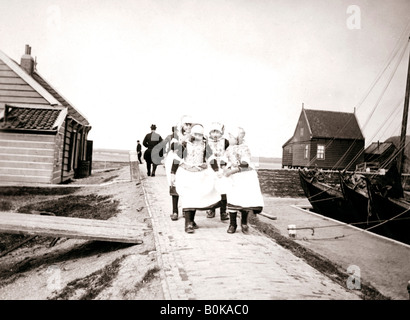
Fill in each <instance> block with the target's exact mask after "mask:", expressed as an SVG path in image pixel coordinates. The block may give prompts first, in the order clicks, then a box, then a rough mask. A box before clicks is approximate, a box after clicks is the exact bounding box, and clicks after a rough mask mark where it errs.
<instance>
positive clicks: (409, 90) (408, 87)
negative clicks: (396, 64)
mask: <svg viewBox="0 0 410 320" xmlns="http://www.w3.org/2000/svg"><path fill="white" fill-rule="evenodd" d="M409 41H410V37H409ZM409 94H410V56H409V65H408V70H407V84H406V96H405V99H404V108H403V120H402V124H401V135H400V144H399V150H400V153H399V156H398V158H397V160H398V161H397V166H398V168H397V169H398V171H399V173H400V175H401V173H402V171H403V165H404V148H405V145H406V130H407V117H408V113H409Z"/></svg>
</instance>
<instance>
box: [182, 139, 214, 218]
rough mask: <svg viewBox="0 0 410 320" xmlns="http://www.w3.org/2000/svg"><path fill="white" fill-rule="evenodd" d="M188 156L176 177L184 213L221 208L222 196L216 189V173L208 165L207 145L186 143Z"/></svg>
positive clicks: (203, 143)
mask: <svg viewBox="0 0 410 320" xmlns="http://www.w3.org/2000/svg"><path fill="white" fill-rule="evenodd" d="M185 152H186V155H185V156H184V160H183V162H182V164H181V165H179V167H178V169H177V171H176V175H175V184H176V191H177V192H178V194H179V196H180V204H181V207H182V209H183V210H184V211H188V210H207V209H212V208H217V207H219V206H220V200H221V195H220V193H219V192H218V191H217V190H216V188H215V175H216V173H215V172H214V171H213V170H212V169H211V168H210V167H209V166H208V167H207V168H206V169H201V168H200V167H199V166H201V165H203V164H204V163H206V160H205V158H206V143H205V142H200V143H191V142H189V141H188V142H186V150H185Z"/></svg>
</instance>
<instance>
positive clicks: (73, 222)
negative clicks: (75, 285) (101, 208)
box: [0, 209, 152, 243]
mask: <svg viewBox="0 0 410 320" xmlns="http://www.w3.org/2000/svg"><path fill="white" fill-rule="evenodd" d="M96 210H98V209H96ZM147 231H152V228H150V227H149V226H148V225H147V224H145V223H133V224H126V223H121V222H117V221H112V220H93V219H83V218H71V217H58V216H44V215H35V214H25V213H14V212H0V232H2V233H12V234H29V235H40V236H49V237H61V238H77V239H87V240H99V241H113V242H124V243H142V240H141V239H142V238H143V236H144V233H145V232H147Z"/></svg>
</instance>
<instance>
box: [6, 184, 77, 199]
mask: <svg viewBox="0 0 410 320" xmlns="http://www.w3.org/2000/svg"><path fill="white" fill-rule="evenodd" d="M80 188H81V187H60V188H52V187H50V188H47V187H41V188H40V187H15V186H7V187H0V196H14V197H17V196H24V197H25V196H34V195H41V196H57V195H67V194H72V193H74V192H76V191H78V190H79V189H80Z"/></svg>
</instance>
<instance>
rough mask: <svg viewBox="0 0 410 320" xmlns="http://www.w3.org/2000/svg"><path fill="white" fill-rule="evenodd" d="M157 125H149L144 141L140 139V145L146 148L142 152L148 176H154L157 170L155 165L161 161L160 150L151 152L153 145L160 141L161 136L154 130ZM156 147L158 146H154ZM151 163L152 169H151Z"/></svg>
mask: <svg viewBox="0 0 410 320" xmlns="http://www.w3.org/2000/svg"><path fill="white" fill-rule="evenodd" d="M156 129H157V126H156V125H155V124H153V125H151V133H148V134H147V135H146V136H145V138H144V141H142V145H143V146H144V147H145V148H147V150H145V152H144V159H145V161H146V163H147V174H148V176H151V177H155V171H156V170H157V165H158V164H160V163H161V157H162V155H161V154H160V153H161V152H156V151H154V152H153V149H154V147H155V146H156V145H157V144H159V143H161V141H162V137H161V136H160V135H159V134H158V133H156V132H155V130H156ZM156 149H158V148H156ZM156 149H155V150H156ZM151 165H152V171H151Z"/></svg>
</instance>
